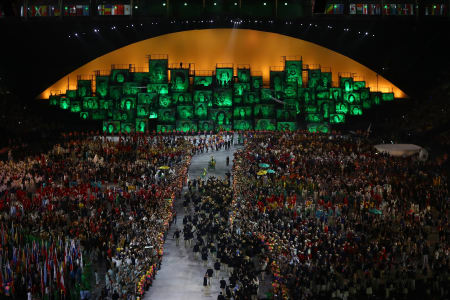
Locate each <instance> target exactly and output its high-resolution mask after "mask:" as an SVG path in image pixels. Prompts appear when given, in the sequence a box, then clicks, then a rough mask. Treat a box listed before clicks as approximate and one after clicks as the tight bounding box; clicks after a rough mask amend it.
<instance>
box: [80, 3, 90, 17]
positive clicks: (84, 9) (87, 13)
mask: <svg viewBox="0 0 450 300" xmlns="http://www.w3.org/2000/svg"><path fill="white" fill-rule="evenodd" d="M82 16H83V17H89V6H88V5H83V12H82Z"/></svg>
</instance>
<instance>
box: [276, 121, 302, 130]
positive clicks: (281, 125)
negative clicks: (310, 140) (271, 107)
mask: <svg viewBox="0 0 450 300" xmlns="http://www.w3.org/2000/svg"><path fill="white" fill-rule="evenodd" d="M297 129H298V126H297V122H277V130H281V131H295V130H297Z"/></svg>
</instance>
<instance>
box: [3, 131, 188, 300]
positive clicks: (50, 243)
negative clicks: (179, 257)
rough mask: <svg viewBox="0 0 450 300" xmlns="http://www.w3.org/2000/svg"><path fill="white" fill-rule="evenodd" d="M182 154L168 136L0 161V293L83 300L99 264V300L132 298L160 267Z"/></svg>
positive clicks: (180, 144) (184, 163)
mask: <svg viewBox="0 0 450 300" xmlns="http://www.w3.org/2000/svg"><path fill="white" fill-rule="evenodd" d="M191 148H192V145H191V144H190V143H189V142H187V141H185V140H184V138H177V137H143V136H130V137H125V138H120V140H119V141H107V140H105V139H104V138H88V139H83V140H76V141H70V142H67V143H66V144H64V145H57V146H55V147H54V148H53V150H52V151H50V152H49V153H47V154H42V155H40V156H38V157H30V158H27V159H26V160H24V161H16V162H14V161H9V162H0V212H1V213H0V221H1V224H2V237H4V239H3V240H2V244H1V245H2V246H1V249H0V255H1V256H0V259H1V262H0V263H1V264H2V265H3V266H6V265H8V266H9V268H10V269H2V271H1V272H0V273H1V274H0V276H1V277H2V279H3V280H2V282H1V283H2V289H1V293H5V294H11V295H14V296H16V297H21V296H23V295H24V293H26V292H29V293H31V294H33V295H40V296H42V297H49V296H50V295H51V294H52V295H56V296H57V297H62V295H63V294H64V296H65V297H66V298H67V297H69V296H70V297H71V298H73V299H78V298H79V297H81V298H84V297H87V295H88V294H89V290H91V289H92V285H91V283H92V282H94V279H93V278H91V277H93V275H92V274H95V275H96V277H97V276H98V273H97V270H93V269H92V268H94V265H92V264H90V262H92V261H95V262H102V261H104V262H105V263H106V267H107V270H108V272H107V274H106V275H105V282H106V289H105V290H104V291H103V297H107V296H108V295H109V296H112V295H115V296H117V297H120V298H125V299H127V298H128V297H131V296H133V295H136V294H138V293H142V290H139V289H138V282H139V281H140V280H141V278H142V276H143V275H145V274H147V272H148V270H149V269H155V270H156V267H155V266H157V265H158V264H159V263H160V260H161V256H162V245H163V241H164V235H165V233H166V231H167V230H168V227H169V223H170V221H171V219H172V200H173V199H174V197H175V196H176V195H177V194H178V193H179V192H180V191H181V188H182V185H183V183H184V180H185V178H186V174H187V167H188V165H189V162H190V153H191V151H192V150H191ZM162 166H164V168H160V167H162ZM175 174H176V175H175ZM13 232H14V233H13ZM8 235H9V237H8ZM71 249H75V251H71ZM146 249H151V250H146ZM33 253H37V254H35V255H33ZM75 253H76V255H75ZM22 256H23V257H25V259H23V260H22V259H21V258H22ZM17 257H19V259H18V258H17ZM33 257H35V259H34V260H33V259H32V258H33ZM49 257H52V259H49ZM69 257H70V261H71V263H70V264H69V263H67V260H68V259H69ZM48 261H51V262H52V266H51V267H48V268H47V267H46V266H47V265H48ZM53 261H54V263H53ZM83 261H84V263H83ZM13 266H14V267H13ZM53 269H54V272H53ZM6 270H11V272H9V271H6ZM47 271H48V272H47ZM99 281H103V280H102V279H99V278H96V280H95V282H96V283H98V282H99ZM62 282H63V285H61V283H62ZM67 286H69V287H70V288H69V289H67V288H66V287H67Z"/></svg>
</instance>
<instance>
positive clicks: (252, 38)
mask: <svg viewBox="0 0 450 300" xmlns="http://www.w3.org/2000/svg"><path fill="white" fill-rule="evenodd" d="M147 54H167V55H168V56H169V64H170V63H177V62H183V63H194V64H195V69H196V70H214V68H215V66H216V64H217V63H233V64H234V65H235V66H237V65H238V64H249V65H250V66H251V69H252V71H260V72H262V75H263V78H264V81H268V80H269V71H270V67H271V66H282V65H283V62H282V57H283V56H286V57H293V56H302V57H303V63H304V64H309V65H321V67H328V68H331V72H332V73H333V82H337V81H338V73H355V75H357V76H358V77H359V78H363V79H364V80H365V81H366V86H369V87H370V88H371V90H372V91H375V90H377V87H378V90H380V91H384V92H387V91H393V92H394V94H395V97H397V98H407V95H406V94H405V93H404V92H403V91H402V90H400V89H399V88H398V87H396V86H394V85H393V84H392V83H391V82H389V81H388V80H386V79H385V78H383V77H382V76H377V73H376V72H374V71H372V70H370V69H369V68H367V67H365V66H363V65H362V64H360V63H358V62H356V61H354V60H353V59H350V58H349V57H347V56H344V55H342V54H339V53H337V52H335V51H332V50H330V49H327V48H325V47H322V46H319V45H316V44H314V43H310V42H307V41H304V40H300V39H296V38H293V37H288V36H285V35H281V34H276V33H269V32H263V31H257V30H248V29H204V30H190V31H182V32H176V33H170V34H165V35H162V36H158V37H154V38H150V39H147V40H144V41H140V42H137V43H134V44H131V45H128V46H125V47H123V48H120V49H117V50H115V51H112V52H110V53H108V54H105V55H103V56H100V57H98V58H96V59H94V60H92V61H90V62H89V63H87V64H85V65H83V66H82V67H80V68H78V69H76V70H74V71H73V72H72V73H70V74H68V75H66V76H64V77H63V78H61V79H60V80H58V81H57V82H55V83H54V84H53V85H52V86H50V87H48V88H47V89H46V90H45V91H44V92H42V93H41V94H40V95H39V96H38V98H40V99H47V98H48V97H49V95H50V91H61V92H62V93H65V91H66V90H67V87H68V86H69V87H70V88H74V87H76V84H77V80H76V79H77V76H78V75H93V74H94V71H95V70H109V69H110V68H111V65H112V64H116V65H120V64H124V65H125V64H126V65H128V64H134V65H135V66H136V67H144V66H147V62H146V55H147ZM377 77H378V82H377ZM68 78H69V79H68Z"/></svg>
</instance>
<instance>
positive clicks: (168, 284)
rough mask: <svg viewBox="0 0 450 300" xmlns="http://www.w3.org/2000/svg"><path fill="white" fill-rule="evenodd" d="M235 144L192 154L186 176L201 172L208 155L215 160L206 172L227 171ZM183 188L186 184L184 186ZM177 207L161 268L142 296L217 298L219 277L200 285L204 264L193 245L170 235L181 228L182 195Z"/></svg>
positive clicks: (172, 299)
mask: <svg viewBox="0 0 450 300" xmlns="http://www.w3.org/2000/svg"><path fill="white" fill-rule="evenodd" d="M235 150H236V147H232V148H231V149H230V150H220V151H218V152H217V151H213V152H211V151H210V152H209V153H203V154H199V155H196V156H194V157H193V158H192V161H191V167H190V168H189V178H190V179H194V178H197V177H198V176H201V174H202V173H203V168H207V167H208V161H209V160H210V159H211V155H213V156H214V159H215V160H216V170H215V171H211V172H208V175H207V176H216V177H219V176H221V177H224V176H225V173H226V172H227V171H230V172H231V167H232V163H233V153H234V152H235ZM227 156H229V157H230V166H229V167H227V166H226V157H227ZM185 190H186V188H185ZM175 209H176V211H177V220H178V222H177V225H175V224H173V225H172V227H171V228H170V231H169V234H168V236H167V239H166V242H165V243H164V256H163V261H162V266H161V270H159V271H158V274H157V275H156V278H155V280H154V281H153V285H152V286H151V287H150V289H149V291H148V292H147V293H146V294H145V297H144V299H145V300H149V299H151V300H201V299H217V295H218V294H219V292H220V288H219V280H218V279H213V280H211V286H210V287H206V288H205V287H204V286H203V275H204V274H205V272H206V269H207V268H206V267H204V266H203V263H200V260H195V259H194V255H193V252H192V248H191V247H188V248H185V247H184V241H183V237H182V236H181V238H180V245H179V246H178V247H177V246H176V244H175V239H173V238H172V236H173V233H174V231H175V228H176V226H178V227H179V228H180V229H181V230H182V228H183V224H182V220H183V217H184V209H183V202H182V201H181V199H177V201H175ZM225 279H227V278H225Z"/></svg>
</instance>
